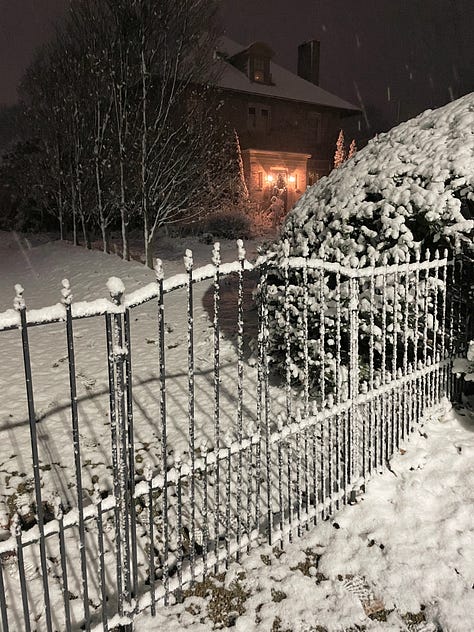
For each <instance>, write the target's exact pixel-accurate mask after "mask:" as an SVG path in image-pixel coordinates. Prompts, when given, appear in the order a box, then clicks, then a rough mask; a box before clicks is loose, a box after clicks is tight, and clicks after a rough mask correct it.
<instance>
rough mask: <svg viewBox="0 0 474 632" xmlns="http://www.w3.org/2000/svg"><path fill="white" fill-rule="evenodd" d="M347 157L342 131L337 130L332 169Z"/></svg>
mask: <svg viewBox="0 0 474 632" xmlns="http://www.w3.org/2000/svg"><path fill="white" fill-rule="evenodd" d="M346 159H347V152H346V145H345V142H344V132H343V131H342V129H341V131H340V132H339V136H338V137H337V142H336V152H335V154H334V169H337V168H338V167H340V166H341V165H342V163H343V162H345V161H346Z"/></svg>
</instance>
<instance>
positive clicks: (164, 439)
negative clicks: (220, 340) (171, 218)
mask: <svg viewBox="0 0 474 632" xmlns="http://www.w3.org/2000/svg"><path fill="white" fill-rule="evenodd" d="M154 270H155V278H156V283H157V285H158V310H157V320H158V355H159V360H158V362H159V377H160V422H161V428H160V430H161V468H162V475H163V490H162V498H161V511H162V520H163V587H164V591H165V595H164V604H165V606H167V605H168V599H169V567H168V556H169V525H168V433H167V418H166V361H165V305H164V289H163V281H164V274H163V263H162V261H161V259H155V266H154ZM150 581H151V579H150ZM153 608H154V606H153Z"/></svg>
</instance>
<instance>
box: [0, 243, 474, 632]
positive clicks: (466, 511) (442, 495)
mask: <svg viewBox="0 0 474 632" xmlns="http://www.w3.org/2000/svg"><path fill="white" fill-rule="evenodd" d="M188 247H191V248H192V249H193V251H194V256H195V262H196V266H198V265H201V264H204V263H208V262H209V260H210V253H211V247H210V246H208V245H204V244H202V243H199V242H198V241H197V240H195V242H194V243H190V240H181V241H180V240H175V241H173V240H167V241H163V243H162V252H160V253H159V254H161V255H162V257H163V259H164V267H165V273H166V276H169V275H172V274H175V273H178V272H182V271H183V264H182V254H183V253H184V250H185V248H188ZM247 248H248V251H249V257H250V258H251V257H252V256H253V254H254V253H255V249H256V244H248V245H247ZM222 254H223V259H224V261H231V260H234V259H235V258H236V254H237V253H236V247H235V244H233V243H231V242H228V243H224V244H222ZM0 264H1V275H0V312H2V311H4V310H7V309H9V308H11V306H12V300H13V295H14V291H13V286H14V284H15V283H21V284H22V285H23V286H24V287H25V299H26V301H27V305H28V306H29V307H33V308H38V307H42V306H45V305H51V304H54V303H57V302H58V301H59V300H60V288H61V280H62V279H63V278H65V277H66V278H68V279H69V280H70V282H71V286H72V290H73V293H74V300H91V299H94V298H98V297H100V296H104V297H106V296H107V290H106V281H107V279H108V277H109V276H118V277H121V278H122V280H123V281H124V283H125V286H126V290H127V292H130V291H133V290H135V289H137V288H138V287H141V286H143V285H144V284H145V283H149V282H150V281H152V280H153V278H154V276H153V272H151V271H149V270H147V269H146V268H144V267H143V266H142V265H140V264H138V263H136V262H131V263H126V262H122V261H121V260H120V259H119V258H118V257H116V256H114V255H105V254H103V253H101V252H98V251H86V250H84V249H83V248H74V247H72V246H70V245H67V244H63V243H60V242H50V241H47V240H44V239H42V238H35V239H29V240H27V239H25V238H24V237H22V236H15V235H12V234H7V233H0ZM223 292H224V300H223V305H224V312H225V316H226V317H227V318H228V323H227V325H226V326H224V327H223V339H222V380H223V381H222V392H221V405H222V409H223V418H222V424H223V427H225V426H226V425H227V426H231V425H233V424H235V383H236V375H237V366H236V351H235V340H233V337H232V331H233V328H235V288H232V287H231V286H229V287H228V288H227V289H226V287H225V286H224V287H223ZM226 292H228V297H227V294H226ZM209 296H210V295H209V283H208V282H205V283H200V284H198V285H196V293H195V314H194V316H195V350H196V380H197V383H196V393H197V395H198V398H197V400H196V401H197V426H198V441H199V436H201V437H202V436H204V435H206V434H207V433H209V434H212V430H211V431H209V419H210V417H212V407H213V399H212V369H213V367H212V357H211V356H212V353H211V351H210V350H211V349H212V324H211V318H212V315H210V310H209ZM226 297H227V298H228V299H229V300H228V301H227V298H226ZM227 302H228V309H227V312H226V308H225V306H226V303H227ZM184 305H185V292H184V291H178V292H173V293H172V294H170V295H167V297H166V304H165V308H166V318H165V320H166V323H167V325H168V327H167V330H168V334H167V367H168V372H169V378H170V379H168V413H169V420H170V423H172V425H171V428H170V442H171V443H172V444H173V446H174V447H175V448H178V449H179V447H180V446H182V447H183V448H184V446H185V445H186V441H187V440H186V428H187V410H186V401H187V399H186V398H187V374H186V354H187V343H186V322H187V320H186V313H185V309H184V308H183V306H184ZM135 319H136V320H135ZM74 332H75V342H76V354H77V376H78V388H79V421H80V432H81V446H82V452H83V461H84V484H85V488H86V489H91V488H92V482H93V481H94V480H97V479H96V478H95V477H98V480H99V481H100V482H101V483H104V484H106V483H107V481H108V479H109V476H110V474H109V469H108V467H107V466H108V464H110V445H109V443H110V438H109V435H110V429H109V421H108V395H107V388H108V385H107V372H106V370H107V363H106V353H105V335H104V323H103V319H102V318H94V319H88V320H83V321H78V322H76V323H75V326H74ZM30 339H31V346H32V363H33V383H34V387H35V395H36V409H37V416H38V419H39V420H40V423H38V425H37V429H38V437H39V442H40V459H41V468H40V469H41V474H42V480H43V485H44V488H45V491H46V497H47V493H48V492H52V491H53V490H57V491H59V492H60V493H61V496H62V497H63V500H64V499H67V498H69V496H70V495H71V497H72V500H71V502H73V501H74V471H73V458H72V445H71V439H70V437H71V434H70V433H71V430H70V426H71V422H70V410H69V393H68V389H67V385H68V371H67V349H66V338H65V331H64V324H61V323H59V324H55V325H48V326H41V327H37V328H32V329H31V330H30ZM156 340H157V331H156V304H155V303H154V302H153V301H152V302H150V303H148V304H147V305H146V306H143V307H141V308H138V309H137V310H135V312H134V320H133V328H132V341H133V342H134V345H133V359H134V366H133V375H134V401H135V423H136V426H135V428H136V449H137V452H136V456H137V457H138V458H137V468H139V467H142V466H143V465H144V463H146V462H149V463H151V465H153V463H154V462H159V456H158V454H157V453H156V454H155V452H154V449H155V446H156V445H157V441H155V439H156V438H157V436H158V435H159V424H158V421H157V419H158V397H157V393H156V391H157V389H156V384H157V376H158V366H157V353H156ZM0 358H1V361H0V394H1V400H0V475H1V480H0V483H1V487H0V491H1V501H0V502H1V513H2V515H3V520H1V521H0V522H3V524H4V526H5V527H6V526H7V522H8V516H9V515H10V512H11V511H12V509H17V510H19V511H20V512H21V511H28V510H29V507H30V506H31V503H32V501H33V495H32V489H31V487H32V486H31V477H32V470H31V462H30V448H29V431H28V422H27V414H26V398H25V392H24V388H25V387H24V378H23V368H22V359H21V344H20V339H19V332H18V331H12V332H0ZM251 372H252V367H251V366H247V367H246V371H245V375H246V380H247V382H246V386H245V393H246V395H245V396H246V398H247V399H246V406H247V408H246V412H247V413H249V417H250V419H251V411H253V410H255V392H254V388H252V384H253V382H252V373H251ZM244 384H245V383H244ZM273 412H274V413H275V414H276V411H273ZM156 452H158V449H156ZM473 456H474V425H473V423H472V421H470V420H469V418H468V417H467V416H460V414H459V413H456V414H455V413H452V412H451V413H450V412H446V413H445V415H444V416H443V417H442V419H434V420H432V421H431V422H430V423H429V424H428V425H427V426H425V428H424V429H423V430H422V432H421V433H418V432H417V433H416V434H415V435H414V436H413V437H412V438H411V440H410V442H409V444H407V445H405V446H404V450H403V451H401V452H400V454H399V455H398V456H397V457H396V458H395V459H394V461H393V462H392V464H391V471H390V472H387V473H385V474H383V475H378V476H376V477H375V478H374V479H373V480H372V481H371V483H370V485H369V487H368V490H367V493H366V494H365V496H364V497H363V498H361V499H360V500H359V502H358V504H357V505H356V506H353V507H347V508H345V509H344V510H343V511H342V512H341V513H340V514H338V515H337V516H336V517H335V518H334V519H333V520H331V521H330V522H325V523H321V524H319V525H318V526H317V527H316V528H315V529H314V530H312V531H311V532H309V533H308V534H306V535H305V536H304V537H303V538H302V539H301V540H299V541H298V542H295V543H293V544H291V545H288V546H286V547H285V552H284V553H283V554H280V552H279V551H278V552H273V551H272V550H270V549H268V548H267V549H259V550H258V551H254V552H253V553H252V554H251V556H250V557H248V558H246V559H245V560H243V562H242V564H241V565H234V566H232V568H231V569H230V570H229V571H228V573H227V574H226V576H225V578H221V579H219V580H218V579H215V580H209V582H208V583H207V584H206V586H204V587H202V586H201V587H199V586H198V587H197V588H196V589H195V590H194V593H195V594H194V595H192V596H187V597H186V599H185V601H184V602H183V603H182V604H179V605H174V606H172V607H171V608H168V609H163V608H161V609H159V610H158V613H157V617H156V618H154V619H152V618H151V617H150V616H149V615H148V614H142V615H140V616H139V618H138V619H137V623H136V626H135V629H136V630H138V631H142V630H143V631H145V630H147V631H148V630H150V631H154V630H160V631H161V630H166V631H167V632H168V631H170V632H171V631H178V630H183V629H188V628H189V629H191V630H201V631H205V630H206V631H207V630H211V629H213V628H214V627H218V626H219V625H228V624H229V623H230V622H234V623H235V627H234V629H235V630H236V631H239V632H244V631H246V630H249V631H251V630H262V631H265V630H271V631H272V632H279V631H280V632H281V631H284V630H290V631H291V632H297V631H301V632H302V631H303V630H304V631H307V632H309V631H310V630H312V631H318V632H322V631H324V630H335V631H336V630H346V631H349V630H351V631H355V630H364V629H365V630H381V631H385V630H393V631H398V630H400V631H401V630H407V629H409V630H414V629H417V630H426V631H428V630H443V631H444V632H448V631H449V632H471V630H473V629H474V618H473V615H472V613H473V612H474V589H473V586H474V564H473V560H474V520H473V519H472V504H473V501H474V466H473ZM5 535H8V534H5ZM13 570H14V569H13ZM227 589H228V590H227ZM206 590H207V591H208V593H209V594H208V596H207V597H205V598H204V597H202V595H204V594H205V593H206ZM37 599H38V604H40V603H41V593H38V595H37ZM58 603H59V602H58ZM71 604H77V605H78V606H80V604H78V603H77V600H76V601H71ZM19 607H20V606H19ZM39 610H41V606H39ZM371 611H374V612H376V614H373V615H372V616H373V617H378V619H384V618H386V619H387V621H380V620H376V621H373V620H372V619H370V618H369V617H368V614H367V613H369V612H371ZM407 613H411V614H410V616H408V614H407ZM410 617H411V619H412V623H410ZM423 619H424V620H425V622H424V623H422V620H423ZM219 621H220V622H221V623H219ZM416 621H418V623H419V627H418V628H415V627H414V625H415V622H416ZM216 622H217V623H216ZM417 625H418V624H417ZM422 625H424V626H425V627H420V626H422ZM430 625H431V627H430ZM318 626H319V627H318ZM410 626H411V627H410ZM436 626H437V627H436ZM18 629H20V628H18Z"/></svg>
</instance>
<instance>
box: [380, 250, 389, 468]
mask: <svg viewBox="0 0 474 632" xmlns="http://www.w3.org/2000/svg"><path fill="white" fill-rule="evenodd" d="M387 265H388V257H387V254H386V253H384V254H383V256H382V266H383V267H384V270H383V273H382V357H381V364H382V366H381V369H382V376H381V382H382V385H385V384H386V383H387ZM385 403H386V396H385V395H384V394H382V395H381V405H382V420H383V421H382V422H381V427H380V429H381V433H380V434H381V442H382V447H383V451H384V459H385V461H388V452H389V450H388V437H387V434H388V433H387V422H386V417H385V415H386V411H385Z"/></svg>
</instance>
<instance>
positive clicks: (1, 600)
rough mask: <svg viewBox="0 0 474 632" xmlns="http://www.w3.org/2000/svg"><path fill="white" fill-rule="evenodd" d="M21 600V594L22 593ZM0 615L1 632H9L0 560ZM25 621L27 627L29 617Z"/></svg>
mask: <svg viewBox="0 0 474 632" xmlns="http://www.w3.org/2000/svg"><path fill="white" fill-rule="evenodd" d="M22 598H23V593H22ZM0 615H1V619H2V631H3V632H10V628H9V626H8V611H7V600H6V593H5V582H4V580H3V562H2V560H1V559H0ZM25 621H28V625H29V616H28V617H25ZM25 632H29V630H28V628H26V629H25Z"/></svg>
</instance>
